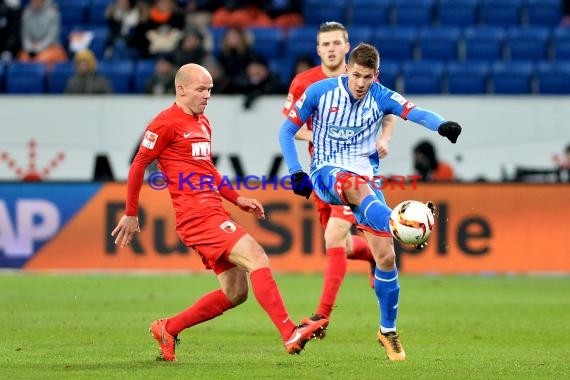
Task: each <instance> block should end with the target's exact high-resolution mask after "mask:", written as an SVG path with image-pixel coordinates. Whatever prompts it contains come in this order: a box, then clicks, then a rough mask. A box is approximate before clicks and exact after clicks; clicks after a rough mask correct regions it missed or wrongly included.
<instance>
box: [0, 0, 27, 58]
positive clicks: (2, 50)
mask: <svg viewBox="0 0 570 380" xmlns="http://www.w3.org/2000/svg"><path fill="white" fill-rule="evenodd" d="M21 17H22V16H21V12H20V4H19V0H0V60H2V61H11V60H12V59H13V58H14V57H15V56H16V55H17V54H18V52H19V51H20V46H21V45H20V38H21V37H20V18H21Z"/></svg>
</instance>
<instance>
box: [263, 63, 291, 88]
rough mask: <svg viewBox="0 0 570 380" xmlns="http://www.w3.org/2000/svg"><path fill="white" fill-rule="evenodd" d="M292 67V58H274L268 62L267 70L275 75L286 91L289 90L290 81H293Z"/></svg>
mask: <svg viewBox="0 0 570 380" xmlns="http://www.w3.org/2000/svg"><path fill="white" fill-rule="evenodd" d="M294 65H295V59H292V58H274V59H271V60H269V70H271V71H273V72H274V73H275V74H277V76H278V77H279V80H280V81H281V84H282V85H283V86H284V87H285V88H287V89H289V85H290V84H291V79H293V70H294V67H293V66H294Z"/></svg>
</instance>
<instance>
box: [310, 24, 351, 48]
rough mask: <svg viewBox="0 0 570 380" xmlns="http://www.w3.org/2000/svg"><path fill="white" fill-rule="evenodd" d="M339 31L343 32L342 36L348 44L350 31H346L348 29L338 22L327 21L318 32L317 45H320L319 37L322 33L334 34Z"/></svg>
mask: <svg viewBox="0 0 570 380" xmlns="http://www.w3.org/2000/svg"><path fill="white" fill-rule="evenodd" d="M337 30H340V31H341V32H343V33H342V35H343V37H344V40H345V41H346V42H348V31H347V30H346V27H345V26H344V25H342V24H341V23H340V22H337V21H327V22H323V23H322V24H321V26H320V27H319V31H318V32H317V45H318V44H319V36H320V35H321V33H326V32H334V31H337Z"/></svg>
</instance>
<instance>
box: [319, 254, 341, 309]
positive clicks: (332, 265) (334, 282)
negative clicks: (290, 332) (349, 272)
mask: <svg viewBox="0 0 570 380" xmlns="http://www.w3.org/2000/svg"><path fill="white" fill-rule="evenodd" d="M345 274H346V249H344V248H343V247H338V248H329V249H327V267H326V269H325V276H324V281H323V293H322V294H321V303H320V304H319V308H318V309H317V314H320V315H324V316H325V317H327V318H328V317H329V316H330V315H331V312H332V308H333V306H334V302H335V300H336V295H337V294H338V290H339V289H340V285H341V284H342V280H344V275H345Z"/></svg>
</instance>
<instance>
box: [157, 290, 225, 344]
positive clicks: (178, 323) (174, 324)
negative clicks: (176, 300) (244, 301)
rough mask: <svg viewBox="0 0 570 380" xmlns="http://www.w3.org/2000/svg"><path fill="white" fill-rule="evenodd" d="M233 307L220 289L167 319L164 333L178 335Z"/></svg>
mask: <svg viewBox="0 0 570 380" xmlns="http://www.w3.org/2000/svg"><path fill="white" fill-rule="evenodd" d="M232 307H234V305H232V303H231V302H230V300H229V299H228V297H226V295H225V294H224V292H222V289H218V290H214V291H213V292H210V293H207V294H204V295H203V296H202V298H200V299H199V300H198V301H196V302H195V303H194V304H193V305H192V306H190V307H189V308H188V309H186V310H184V311H183V312H181V313H178V314H177V315H175V316H174V317H171V318H168V321H167V323H166V331H168V332H169V333H170V334H172V335H175V336H176V335H178V334H180V332H181V331H182V330H184V329H187V328H188V327H192V326H194V325H197V324H198V323H202V322H205V321H209V320H210V319H213V318H216V317H217V316H219V315H222V314H223V313H224V311H226V310H228V309H231V308H232Z"/></svg>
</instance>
